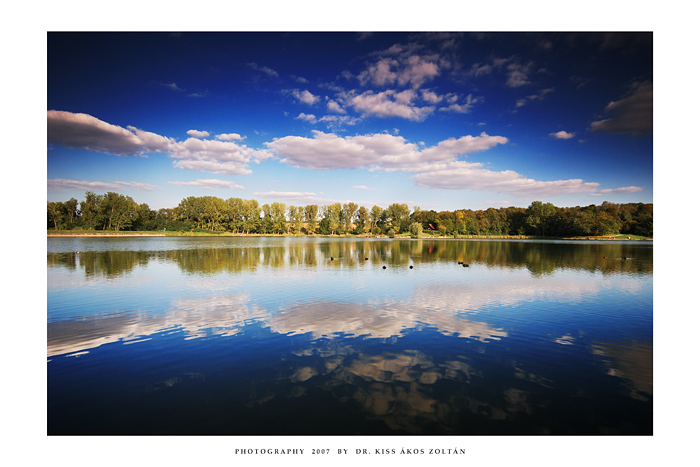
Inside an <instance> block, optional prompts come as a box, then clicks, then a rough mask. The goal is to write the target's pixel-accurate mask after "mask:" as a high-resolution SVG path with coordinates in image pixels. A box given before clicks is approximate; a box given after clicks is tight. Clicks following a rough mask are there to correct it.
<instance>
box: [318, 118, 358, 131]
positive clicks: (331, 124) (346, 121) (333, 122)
mask: <svg viewBox="0 0 700 467" xmlns="http://www.w3.org/2000/svg"><path fill="white" fill-rule="evenodd" d="M361 120H362V119H361V118H357V117H350V116H348V115H324V116H323V117H321V118H320V119H319V120H318V121H319V122H322V123H325V124H326V126H327V127H328V128H329V129H331V130H339V129H340V128H341V127H342V126H343V125H350V126H352V125H355V124H357V123H358V122H360V121H361Z"/></svg>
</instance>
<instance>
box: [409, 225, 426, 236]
mask: <svg viewBox="0 0 700 467" xmlns="http://www.w3.org/2000/svg"><path fill="white" fill-rule="evenodd" d="M408 230H409V232H410V233H411V237H412V238H420V237H421V235H423V224H421V223H420V222H413V223H412V224H411V225H410V226H409V228H408Z"/></svg>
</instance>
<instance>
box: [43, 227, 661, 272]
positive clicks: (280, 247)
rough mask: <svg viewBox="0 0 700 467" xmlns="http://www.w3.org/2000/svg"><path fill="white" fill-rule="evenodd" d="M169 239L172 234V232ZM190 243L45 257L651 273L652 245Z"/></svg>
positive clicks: (213, 265) (101, 268)
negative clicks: (449, 265)
mask: <svg viewBox="0 0 700 467" xmlns="http://www.w3.org/2000/svg"><path fill="white" fill-rule="evenodd" d="M202 240H204V239H202ZM221 240H223V239H221ZM255 240H259V239H255ZM49 241H50V242H51V240H49ZM57 241H58V242H60V241H61V240H57ZM126 241H127V242H128V240H126ZM171 241H174V242H177V239H172V240H171ZM194 243H195V245H192V244H188V245H187V248H184V249H177V247H176V244H175V245H173V247H174V248H173V249H169V250H162V251H149V250H124V251H122V250H109V251H91V250H90V249H89V246H90V245H89V242H88V244H86V245H85V249H84V251H81V253H76V252H51V251H49V252H48V254H47V265H48V266H49V267H55V266H60V267H67V268H69V269H82V270H84V271H85V274H86V276H87V277H90V276H94V275H97V276H104V277H108V278H110V277H118V276H121V275H123V274H126V273H128V272H130V271H131V270H133V269H134V268H135V267H137V266H146V265H147V264H148V262H149V261H163V260H164V261H171V262H175V263H176V264H177V265H178V267H179V268H180V269H181V270H182V271H184V272H187V273H194V274H215V273H220V272H226V273H235V272H245V271H253V270H255V269H256V268H258V267H273V268H288V267H297V266H303V267H320V266H333V267H341V266H343V267H358V266H360V265H362V264H370V265H374V266H376V265H386V266H404V267H409V266H410V265H415V266H419V265H420V264H427V263H434V262H455V263H466V264H480V265H485V266H488V267H504V268H527V269H528V270H529V271H530V272H531V273H532V274H534V275H542V274H551V273H553V272H555V271H556V270H559V269H575V270H587V271H591V272H597V271H600V272H603V273H619V272H624V273H632V274H653V246H652V245H648V246H643V245H640V244H638V243H635V244H629V243H613V244H611V243H606V242H602V243H598V242H595V243H575V242H574V243H568V242H531V241H496V240H483V241H482V240H479V241H475V240H462V241H460V240H450V239H447V240H421V239H418V240H389V241H387V240H383V239H363V240H356V239H351V240H339V239H311V240H310V241H307V240H306V239H305V238H303V237H302V238H300V239H292V238H287V239H286V241H285V240H282V244H276V245H269V246H260V245H254V244H251V245H249V246H246V245H238V246H231V247H228V246H227V245H226V244H225V242H217V246H216V247H215V248H211V247H210V245H208V244H207V243H202V244H201V245H196V243H197V242H196V241H195V242H194ZM49 250H51V248H49Z"/></svg>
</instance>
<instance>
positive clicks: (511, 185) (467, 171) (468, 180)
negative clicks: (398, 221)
mask: <svg viewBox="0 0 700 467" xmlns="http://www.w3.org/2000/svg"><path fill="white" fill-rule="evenodd" d="M426 169H427V168H426ZM429 169H430V170H427V171H425V172H423V173H420V174H418V175H416V176H415V177H414V180H415V182H416V183H417V184H418V186H420V187H423V188H431V189H452V190H475V191H494V192H499V193H507V194H513V195H516V196H521V197H529V198H538V197H540V198H544V197H549V196H559V195H569V194H576V193H590V192H592V191H595V190H596V189H597V188H598V187H599V186H600V184H599V183H592V182H589V183H586V182H584V181H583V180H579V179H572V180H555V181H538V180H533V179H530V178H526V177H525V176H523V175H520V174H518V173H517V172H514V171H512V170H505V171H502V172H496V171H492V170H488V169H485V168H483V165H482V164H480V163H468V162H464V161H454V162H449V163H446V164H438V165H435V166H433V167H430V168H429Z"/></svg>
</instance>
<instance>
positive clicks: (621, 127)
mask: <svg viewBox="0 0 700 467" xmlns="http://www.w3.org/2000/svg"><path fill="white" fill-rule="evenodd" d="M605 111H606V112H608V113H612V114H613V116H612V117H611V118H608V119H605V120H598V121H595V122H593V123H591V130H593V131H607V132H610V133H631V134H650V133H652V132H653V127H654V85H653V83H652V82H651V81H644V82H643V83H635V85H634V86H633V87H632V90H631V92H630V93H629V95H628V96H627V97H625V98H623V99H621V100H619V101H613V102H610V103H609V104H608V105H607V106H606V107H605Z"/></svg>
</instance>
